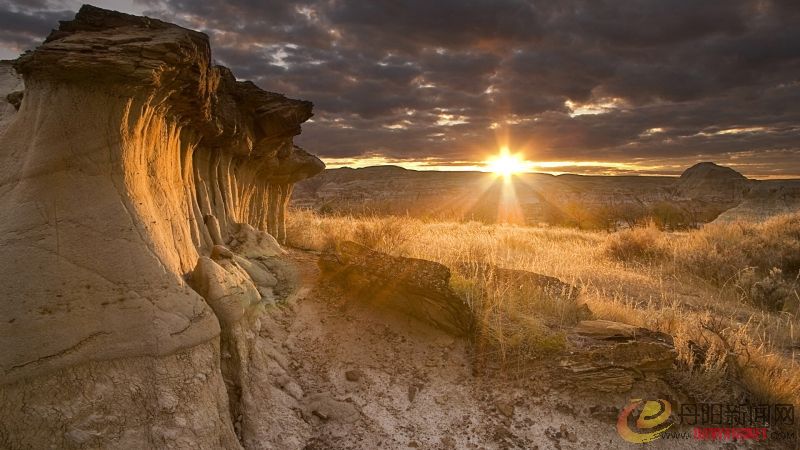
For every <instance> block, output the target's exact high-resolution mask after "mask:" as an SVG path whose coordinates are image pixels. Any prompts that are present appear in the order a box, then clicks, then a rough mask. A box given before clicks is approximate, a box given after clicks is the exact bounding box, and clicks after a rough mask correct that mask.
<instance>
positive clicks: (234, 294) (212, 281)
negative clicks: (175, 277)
mask: <svg viewBox="0 0 800 450" xmlns="http://www.w3.org/2000/svg"><path fill="white" fill-rule="evenodd" d="M189 285H190V286H191V287H192V288H193V289H194V290H195V291H197V293H198V294H200V296H202V297H203V298H204V299H205V300H206V302H207V303H208V305H209V306H211V309H212V310H214V314H216V315H217V318H218V319H219V321H220V324H221V325H223V326H229V325H231V324H234V323H236V322H237V321H238V320H239V319H241V318H242V317H243V316H244V315H245V313H246V311H247V309H248V308H250V307H251V306H253V305H255V304H257V303H258V302H259V301H260V300H261V294H260V293H259V291H258V289H257V288H256V287H255V285H253V282H252V280H251V279H250V276H249V275H248V274H247V272H245V271H244V269H242V268H241V267H239V266H238V265H237V264H236V263H235V262H233V261H232V260H230V259H221V260H217V261H214V260H213V259H211V258H207V257H205V256H201V257H200V259H198V260H197V266H195V268H194V271H192V278H191V280H190V281H189Z"/></svg>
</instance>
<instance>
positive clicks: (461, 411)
mask: <svg viewBox="0 0 800 450" xmlns="http://www.w3.org/2000/svg"><path fill="white" fill-rule="evenodd" d="M289 256H290V259H291V260H292V261H293V264H294V265H295V267H297V270H298V273H299V284H298V286H301V287H300V288H299V289H298V290H297V291H296V293H295V294H294V295H292V296H290V298H289V299H287V300H286V301H285V302H284V303H282V304H280V305H279V306H276V307H273V308H272V309H270V310H268V317H269V319H267V320H265V321H263V322H262V326H261V332H260V335H261V338H262V339H264V340H266V341H267V342H264V346H263V348H271V349H273V351H274V352H275V354H274V355H273V358H274V359H275V360H277V361H280V363H281V366H282V368H283V369H285V373H284V375H283V376H281V377H278V378H277V379H275V380H273V381H272V382H273V383H276V384H277V387H279V388H280V389H282V390H283V391H284V392H286V393H288V394H289V395H290V396H291V397H293V398H295V399H296V400H297V406H296V407H295V408H294V414H296V415H297V416H298V417H299V418H301V419H302V420H303V421H304V422H306V423H307V424H309V425H310V429H309V436H310V439H309V440H308V441H307V444H306V446H305V448H307V449H345V448H359V449H374V448H392V449H394V448H398V449H402V448H424V449H456V448H458V449H462V448H475V449H478V448H481V449H483V448H490V449H491V448H496V449H534V448H539V449H579V448H580V449H582V448H598V449H617V448H622V447H624V446H625V445H629V444H626V443H625V442H624V441H622V439H621V438H620V437H619V436H618V435H617V433H616V430H615V423H616V419H617V415H618V413H619V410H620V407H622V406H624V405H625V403H627V400H628V398H629V397H631V396H633V397H636V396H637V395H638V396H645V397H647V396H650V397H652V396H653V395H654V394H658V395H660V396H673V398H674V396H675V395H679V394H677V393H674V392H670V391H669V388H668V387H666V385H664V384H663V383H650V382H648V383H642V384H641V385H639V386H636V387H634V389H633V391H631V392H628V393H624V394H617V393H613V394H604V393H599V392H597V391H587V390H583V391H582V390H581V389H580V387H579V386H576V385H575V384H574V383H572V382H568V381H565V380H564V379H563V373H562V372H561V371H560V369H559V368H558V367H557V364H556V362H555V361H544V362H541V363H540V364H538V365H536V366H533V367H530V368H529V369H528V370H527V371H525V372H524V373H522V374H520V373H516V374H515V375H513V376H512V375H510V374H508V373H506V374H503V373H501V372H500V371H497V370H491V369H490V370H488V371H487V372H485V373H477V372H476V371H475V370H474V365H473V361H472V352H471V351H470V346H469V344H468V342H466V341H465V340H463V339H459V338H454V337H452V336H451V335H449V334H447V333H445V332H443V331H439V330H437V329H435V328H433V327H431V326H428V325H426V324H424V323H422V322H420V321H418V320H416V319H413V318H410V317H409V316H406V315H402V314H397V313H395V312H392V311H390V310H385V309H384V310H381V309H375V308H373V307H370V306H367V305H365V304H364V303H363V302H359V301H357V300H356V299H353V298H352V297H351V296H349V295H348V294H347V293H345V292H342V291H341V290H338V289H335V288H332V287H331V286H329V285H322V284H320V283H318V281H319V270H318V269H317V264H316V261H317V255H316V254H314V253H309V252H301V251H292V252H291V253H290V255H289ZM656 386H658V389H661V391H652V389H654V388H656ZM696 446H697V443H696V442H695V441H693V440H683V441H681V442H680V443H679V445H678V446H677V447H678V448H696ZM674 447H676V446H675V443H674V442H669V441H666V440H662V441H660V442H659V441H656V442H655V443H653V444H650V445H649V446H648V448H674Z"/></svg>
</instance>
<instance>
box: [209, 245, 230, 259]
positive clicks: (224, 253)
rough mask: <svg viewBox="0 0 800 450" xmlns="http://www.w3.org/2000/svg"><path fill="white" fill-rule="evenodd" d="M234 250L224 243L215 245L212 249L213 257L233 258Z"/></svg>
mask: <svg viewBox="0 0 800 450" xmlns="http://www.w3.org/2000/svg"><path fill="white" fill-rule="evenodd" d="M232 258H233V252H232V251H231V250H230V249H229V248H228V247H225V246H224V245H215V246H214V247H213V248H212V249H211V259H215V260H219V259H232Z"/></svg>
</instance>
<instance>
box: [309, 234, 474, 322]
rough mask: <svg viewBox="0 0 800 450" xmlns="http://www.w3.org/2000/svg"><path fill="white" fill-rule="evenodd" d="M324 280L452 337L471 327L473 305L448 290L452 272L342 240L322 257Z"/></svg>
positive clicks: (438, 265) (320, 264) (422, 261)
mask: <svg viewBox="0 0 800 450" xmlns="http://www.w3.org/2000/svg"><path fill="white" fill-rule="evenodd" d="M319 267H320V269H321V271H322V276H323V277H325V278H326V279H327V280H328V281H330V282H332V283H335V284H338V285H340V286H342V287H344V288H345V289H346V290H347V291H348V292H349V293H351V294H352V295H353V296H354V297H356V298H360V299H362V300H364V301H366V302H369V303H370V304H371V305H373V306H374V307H376V308H390V309H393V310H396V311H399V312H401V313H404V314H407V315H409V316H411V317H414V318H416V319H418V320H421V321H423V322H426V323H428V324H430V325H432V326H434V327H436V328H438V329H441V330H444V331H446V332H448V333H452V334H454V335H466V334H469V332H470V331H471V329H472V313H471V312H470V310H469V306H468V305H467V304H466V303H465V302H464V301H463V300H462V299H461V298H460V297H459V296H458V295H456V293H455V292H453V290H452V289H451V288H450V269H448V268H447V267H446V266H444V265H442V264H439V263H437V262H433V261H427V260H424V259H416V258H403V257H396V256H391V255H387V254H384V253H380V252H376V251H373V250H370V249H369V248H367V247H364V246H362V245H359V244H356V243H355V242H349V241H348V242H343V243H341V244H340V245H338V247H337V248H336V249H335V250H334V251H332V252H329V253H326V254H324V255H322V256H321V257H320V259H319Z"/></svg>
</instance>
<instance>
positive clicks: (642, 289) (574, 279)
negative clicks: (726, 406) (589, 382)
mask: <svg viewBox="0 0 800 450" xmlns="http://www.w3.org/2000/svg"><path fill="white" fill-rule="evenodd" d="M288 235H289V236H290V243H291V244H292V245H294V246H297V247H300V248H306V249H315V250H323V249H325V248H329V247H330V246H331V243H333V242H335V241H337V240H354V241H357V242H360V243H362V244H364V245H367V246H370V247H372V248H374V249H376V250H379V251H383V252H386V253H389V254H394V255H401V256H409V257H416V258H423V259H429V260H434V261H438V262H441V263H443V264H445V265H447V266H449V267H451V268H453V269H454V270H453V271H454V274H455V275H454V277H453V285H454V287H455V288H456V289H458V290H459V291H460V292H461V293H462V294H463V295H465V296H466V297H468V298H469V299H470V301H471V304H472V305H473V308H475V310H476V314H477V315H478V316H479V318H480V319H481V322H482V329H483V330H484V336H485V337H486V340H487V341H488V342H490V347H491V351H496V352H498V353H500V356H501V358H506V359H508V358H512V357H519V356H522V357H538V356H540V355H542V354H548V353H549V352H551V351H554V350H559V349H560V348H561V347H562V346H563V344H564V343H563V334H562V333H561V331H559V330H561V329H563V327H567V326H570V325H571V324H572V323H574V321H575V320H576V319H575V317H576V316H575V308H577V305H563V304H560V305H559V304H558V303H554V302H553V301H552V299H548V298H547V297H542V296H527V295H523V296H518V297H515V296H509V295H508V292H507V291H505V290H504V288H503V287H502V286H497V285H491V283H490V282H488V281H487V280H481V279H475V278H470V277H469V276H468V274H464V273H462V272H459V268H460V267H463V265H464V264H465V263H467V264H469V263H476V262H477V263H487V264H493V265H496V266H498V267H503V268H509V269H520V270H527V271H532V272H537V273H540V274H544V275H549V276H554V277H558V278H560V279H561V280H563V281H565V282H567V283H570V284H573V285H575V286H578V287H579V288H580V291H581V299H582V301H584V302H585V303H586V304H587V305H588V306H589V307H590V308H591V310H592V312H593V314H594V316H595V317H596V318H602V319H609V320H616V321H621V322H626V323H630V324H635V325H639V326H644V327H649V328H653V329H658V330H660V331H663V332H667V333H669V334H671V335H672V336H674V337H675V342H676V347H677V348H678V351H679V355H680V359H681V363H682V364H683V365H684V366H685V369H686V370H684V371H680V372H681V373H682V374H683V375H681V376H683V377H684V378H685V386H686V388H687V389H689V390H690V391H692V393H693V394H694V395H695V396H697V397H698V398H700V399H703V398H705V399H708V400H711V399H714V400H720V399H721V398H725V397H729V396H730V395H731V392H732V391H733V390H732V389H731V386H736V385H738V386H740V387H741V388H742V389H741V391H742V392H746V393H749V395H750V396H751V398H750V399H749V400H751V401H768V402H773V403H774V402H781V403H794V404H796V403H800V368H798V364H797V356H798V355H797V353H799V352H800V336H798V334H800V327H798V325H800V322H798V316H797V313H796V311H797V309H796V305H797V302H798V301H800V298H799V297H798V289H797V285H798V283H797V276H798V271H800V215H792V216H783V217H778V218H775V219H772V220H770V221H767V222H765V223H761V224H746V223H733V224H726V225H708V226H706V227H704V228H703V229H701V230H695V231H690V232H683V233H669V232H663V231H659V230H658V229H657V228H655V227H646V228H641V229H633V230H625V231H621V232H617V233H605V232H592V231H577V230H573V229H563V228H529V227H519V226H511V225H485V224H480V223H474V222H468V223H449V222H426V221H421V220H417V219H411V218H402V217H375V218H351V217H321V216H318V215H315V214H313V213H310V212H304V211H295V212H293V213H292V214H291V216H290V222H289V233H288ZM784 309H786V310H792V312H784V311H783V310H784ZM693 349H694V350H693ZM697 349H701V350H702V352H701V353H702V357H698V351H697ZM512 359H513V358H512Z"/></svg>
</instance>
